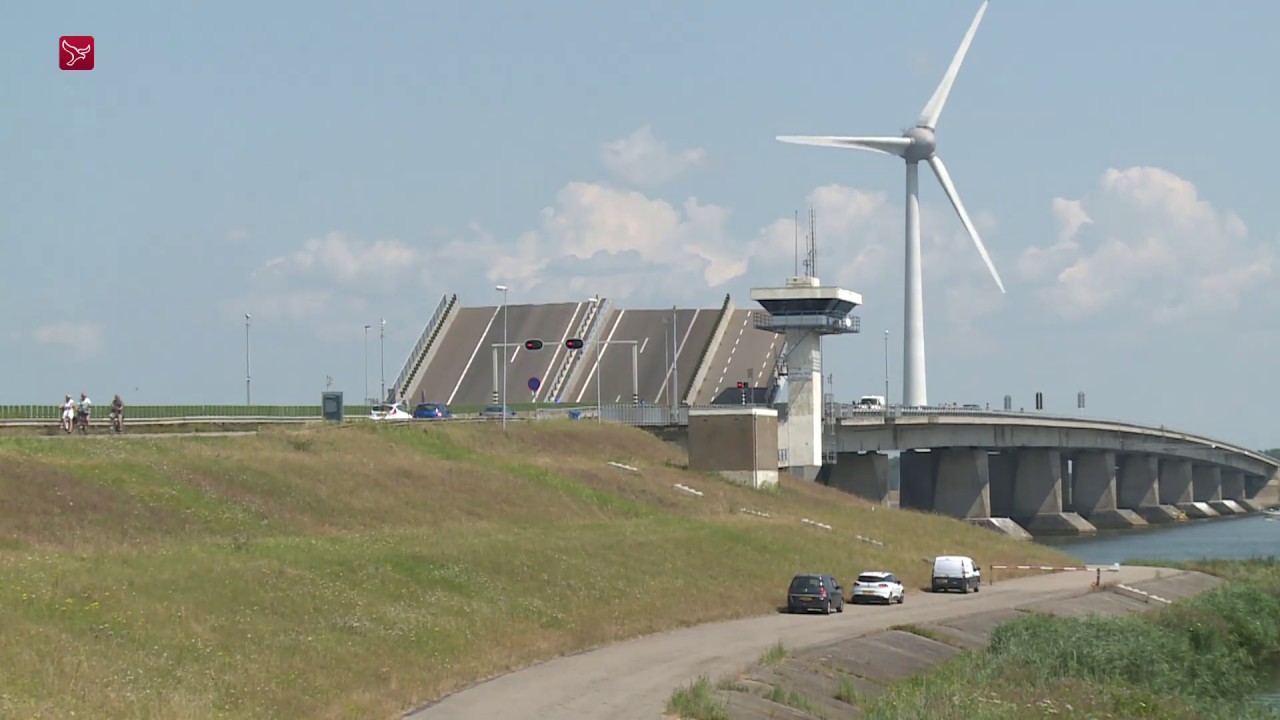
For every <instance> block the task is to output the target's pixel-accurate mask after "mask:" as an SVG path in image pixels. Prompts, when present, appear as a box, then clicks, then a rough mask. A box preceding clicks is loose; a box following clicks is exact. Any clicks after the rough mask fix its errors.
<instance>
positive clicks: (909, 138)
mask: <svg viewBox="0 0 1280 720" xmlns="http://www.w3.org/2000/svg"><path fill="white" fill-rule="evenodd" d="M988 2H989V0H984V1H983V3H982V6H981V7H979V8H978V14H977V15H976V16H974V18H973V23H972V24H971V25H969V32H967V33H965V36H964V40H963V41H961V43H960V49H959V50H957V51H956V55H955V57H954V58H952V60H951V66H950V67H948V68H947V73H946V75H944V76H943V77H942V83H941V84H939V85H938V89H936V90H934V91H933V97H931V98H929V102H928V103H927V104H926V105H925V106H924V110H923V111H922V112H921V113H920V117H919V119H918V120H917V121H916V125H915V127H913V128H911V129H909V130H906V131H905V132H903V133H902V135H901V136H899V137H874V136H873V137H839V136H780V137H778V140H781V141H782V142H787V143H796V144H800V145H820V146H824V147H838V148H849V149H854V150H869V151H871V152H877V153H882V154H885V155H894V156H897V157H900V158H902V159H903V160H905V161H906V163H907V203H906V205H907V213H906V215H907V217H906V263H905V266H906V267H905V270H906V282H905V290H906V292H905V295H906V298H905V302H904V306H905V312H904V327H903V333H902V336H903V358H902V360H903V362H902V404H903V405H906V406H927V405H928V404H929V402H928V391H927V387H926V381H925V355H924V284H923V276H922V272H921V267H920V163H921V162H926V163H928V164H929V167H930V168H932V169H933V174H934V175H935V176H937V178H938V182H939V183H940V184H941V185H942V189H943V190H944V191H945V192H946V194H947V198H948V199H949V200H950V201H951V205H952V207H954V208H955V209H956V214H957V215H959V216H960V222H961V223H963V224H964V228H965V230H966V231H968V233H969V237H970V238H972V239H973V244H974V246H976V247H977V248H978V254H979V255H981V256H982V261H983V262H984V263H986V265H987V269H988V270H990V271H991V277H993V278H994V279H995V281H996V286H998V287H999V288H1000V292H1001V293H1003V292H1004V283H1002V282H1001V281H1000V274H999V273H997V272H996V267H995V265H994V264H992V262H991V256H990V255H988V254H987V249H986V247H984V246H983V244H982V239H981V238H979V237H978V230H977V228H975V227H974V226H973V221H972V220H970V219H969V213H968V212H967V211H965V209H964V203H962V202H961V201H960V195H959V194H958V193H957V192H956V186H955V184H954V183H952V182H951V175H950V174H949V173H948V172H947V167H946V165H944V164H943V163H942V158H941V157H939V156H938V153H937V140H936V137H935V133H936V131H937V129H938V117H939V116H940V115H942V107H943V106H944V105H945V104H946V102H947V96H948V95H950V94H951V86H952V85H953V84H954V83H955V81H956V74H957V73H958V72H959V71H960V65H961V63H963V62H964V56H965V53H967V52H968V51H969V44H970V43H972V42H973V35H974V33H976V32H977V31H978V23H980V22H982V16H983V14H984V13H986V11H987V4H988Z"/></svg>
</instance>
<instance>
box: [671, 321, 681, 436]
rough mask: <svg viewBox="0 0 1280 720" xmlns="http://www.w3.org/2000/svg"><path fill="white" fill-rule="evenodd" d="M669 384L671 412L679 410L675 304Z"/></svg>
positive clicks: (678, 367)
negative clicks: (672, 389) (671, 400)
mask: <svg viewBox="0 0 1280 720" xmlns="http://www.w3.org/2000/svg"><path fill="white" fill-rule="evenodd" d="M671 384H672V386H674V387H675V390H674V391H673V392H672V393H671V396H672V397H673V398H675V402H674V403H673V404H672V406H671V409H672V412H680V353H679V350H678V346H677V345H676V306H675V305H672V306H671Z"/></svg>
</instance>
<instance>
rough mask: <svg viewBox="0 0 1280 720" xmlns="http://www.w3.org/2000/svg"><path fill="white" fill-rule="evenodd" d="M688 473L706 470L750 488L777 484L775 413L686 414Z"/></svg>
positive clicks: (751, 409) (722, 411) (734, 410)
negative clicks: (687, 425) (687, 420)
mask: <svg viewBox="0 0 1280 720" xmlns="http://www.w3.org/2000/svg"><path fill="white" fill-rule="evenodd" d="M689 469H691V470H708V471H711V472H716V473H719V474H720V475H722V476H724V477H726V478H728V479H730V480H732V481H734V482H739V483H742V484H743V485H747V486H749V487H755V488H759V487H765V486H768V485H776V484H777V483H778V413H777V411H776V410H773V409H769V408H754V407H724V408H694V409H691V410H690V411H689Z"/></svg>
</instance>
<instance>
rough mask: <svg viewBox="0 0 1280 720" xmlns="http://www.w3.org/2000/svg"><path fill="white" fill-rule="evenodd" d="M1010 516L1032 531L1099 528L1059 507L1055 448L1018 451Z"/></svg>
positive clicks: (1076, 532)
mask: <svg viewBox="0 0 1280 720" xmlns="http://www.w3.org/2000/svg"><path fill="white" fill-rule="evenodd" d="M1017 457H1018V460H1017V469H1016V471H1015V475H1014V481H1013V512H1012V517H1013V519H1014V520H1015V521H1017V522H1018V523H1019V524H1020V525H1022V527H1024V528H1026V529H1027V530H1028V531H1029V532H1031V533H1032V534H1033V535H1080V534H1088V533H1094V532H1097V531H1098V528H1096V527H1095V526H1093V525H1092V524H1091V523H1089V522H1088V521H1087V520H1085V519H1084V518H1082V517H1080V516H1079V515H1077V514H1076V513H1074V512H1063V510H1062V455H1061V453H1059V452H1058V451H1057V450H1050V449H1047V448H1028V449H1026V450H1020V451H1018V456H1017Z"/></svg>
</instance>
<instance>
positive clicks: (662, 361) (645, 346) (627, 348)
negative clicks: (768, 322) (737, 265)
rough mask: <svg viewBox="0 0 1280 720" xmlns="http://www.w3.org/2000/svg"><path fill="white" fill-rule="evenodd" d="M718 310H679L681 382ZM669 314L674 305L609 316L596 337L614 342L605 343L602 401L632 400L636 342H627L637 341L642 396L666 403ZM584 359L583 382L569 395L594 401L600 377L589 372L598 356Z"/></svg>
mask: <svg viewBox="0 0 1280 720" xmlns="http://www.w3.org/2000/svg"><path fill="white" fill-rule="evenodd" d="M716 313H717V310H716V309H714V308H712V309H706V308H700V309H692V308H686V309H677V310H676V312H675V322H676V347H677V350H678V355H679V364H678V365H677V372H678V373H679V378H678V380H679V382H680V385H681V386H682V387H686V388H687V387H688V386H689V381H690V380H691V379H692V377H693V371H694V368H693V363H694V362H696V361H697V358H698V354H699V353H701V352H702V347H703V346H704V345H705V344H706V342H707V339H708V338H709V337H710V335H711V330H712V327H713V326H714V323H715V316H716ZM671 314H672V313H671V310H617V311H615V312H614V313H612V315H611V316H610V317H609V318H608V319H607V320H606V322H605V324H604V326H603V327H602V328H601V330H602V332H601V334H600V335H599V336H598V338H599V340H600V341H601V342H604V341H606V340H607V341H611V342H612V343H615V344H609V345H606V346H605V351H604V355H603V356H602V357H601V359H600V395H601V400H602V401H603V402H604V403H606V404H608V403H615V402H623V403H629V402H631V390H632V383H631V347H632V346H631V345H630V344H628V342H630V341H634V342H635V343H636V345H635V347H636V352H637V354H636V374H637V377H638V380H639V382H638V386H639V392H640V399H641V400H642V401H643V402H646V403H649V404H665V402H666V394H667V390H666V386H665V383H666V382H667V375H668V369H669V367H670V362H671V350H670V348H671V335H670V334H669V328H670V323H671ZM586 359H587V362H588V365H587V367H586V369H585V370H584V372H583V373H582V374H581V375H580V376H579V383H580V384H579V386H578V387H577V388H575V389H574V390H573V392H572V393H570V394H567V395H566V397H567V398H569V399H572V400H574V401H578V402H593V401H594V400H595V397H596V387H595V384H596V379H595V376H594V375H592V374H591V373H592V365H594V358H593V356H592V355H591V354H588V355H587V357H586ZM579 398H581V400H579Z"/></svg>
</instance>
